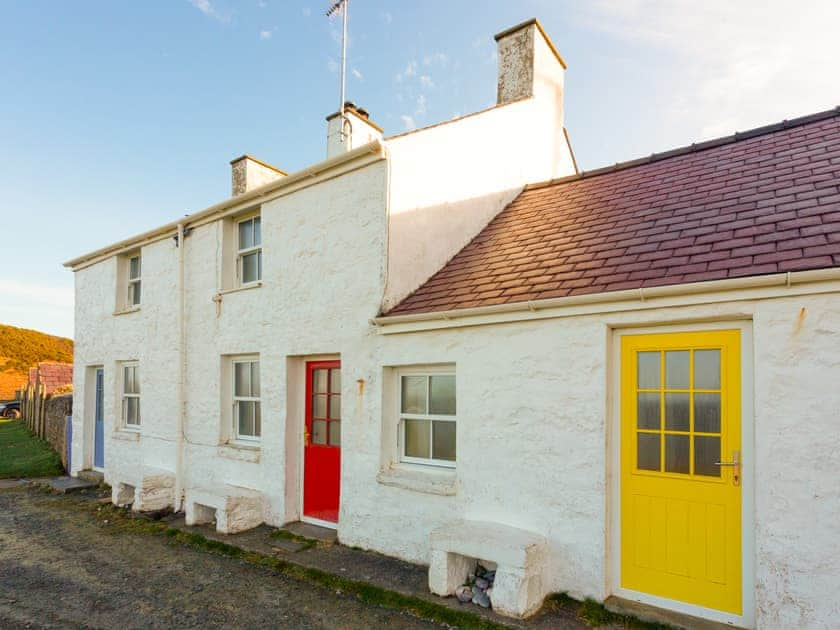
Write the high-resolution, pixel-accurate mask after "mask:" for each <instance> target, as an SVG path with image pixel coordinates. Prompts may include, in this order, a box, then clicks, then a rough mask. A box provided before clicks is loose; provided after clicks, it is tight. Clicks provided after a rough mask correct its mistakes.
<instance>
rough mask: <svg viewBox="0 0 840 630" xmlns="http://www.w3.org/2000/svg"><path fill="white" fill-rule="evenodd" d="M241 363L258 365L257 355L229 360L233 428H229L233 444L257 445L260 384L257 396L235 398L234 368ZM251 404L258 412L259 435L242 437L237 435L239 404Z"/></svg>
mask: <svg viewBox="0 0 840 630" xmlns="http://www.w3.org/2000/svg"><path fill="white" fill-rule="evenodd" d="M241 363H248V364H249V365H250V364H252V363H257V364H259V363H260V357H259V355H248V356H236V357H231V359H230V393H231V418H232V419H233V426H232V427H231V435H232V436H233V439H234V441H235V442H241V443H246V444H252V445H253V444H259V443H260V441H261V440H262V402H261V400H260V399H261V398H262V382H260V385H259V391H260V395H259V396H237V395H236V366H237V365H238V364H241ZM260 381H262V365H260ZM240 402H253V403H256V405H257V409H259V410H260V434H259V435H242V434H240V433H239V403H240Z"/></svg>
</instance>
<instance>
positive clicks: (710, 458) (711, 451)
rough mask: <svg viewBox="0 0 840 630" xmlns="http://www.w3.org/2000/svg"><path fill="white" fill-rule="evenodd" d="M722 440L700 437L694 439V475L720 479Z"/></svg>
mask: <svg viewBox="0 0 840 630" xmlns="http://www.w3.org/2000/svg"><path fill="white" fill-rule="evenodd" d="M719 461H720V438H719V437H708V436H705V435H698V436H696V437H695V438H694V474H695V475H704V476H706V477H720V466H715V462H719Z"/></svg>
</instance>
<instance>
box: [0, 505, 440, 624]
mask: <svg viewBox="0 0 840 630" xmlns="http://www.w3.org/2000/svg"><path fill="white" fill-rule="evenodd" d="M78 506H79V500H77V499H73V498H71V497H56V496H52V495H47V494H42V493H39V492H36V491H34V490H31V489H23V488H19V489H10V490H0V628H4V629H5V628H77V627H78V628H81V627H93V628H118V629H119V630H125V629H128V628H175V627H177V628H199V627H200V628H218V627H228V628H245V627H248V628H364V629H370V628H379V627H392V628H431V627H440V626H435V625H434V624H431V623H429V622H426V621H422V620H419V619H417V618H415V617H411V616H408V615H407V614H404V613H400V612H399V611H394V610H387V609H383V608H379V607H376V606H371V605H368V604H364V603H361V602H359V601H357V600H355V599H353V598H351V597H348V596H345V595H342V594H340V593H336V592H334V591H331V590H328V589H326V588H321V587H318V586H313V585H311V584H308V583H303V582H299V581H297V580H295V579H293V578H290V577H287V576H283V575H277V574H275V573H272V572H270V571H268V570H265V569H262V568H260V567H257V566H254V565H251V564H248V563H245V562H242V561H239V560H234V559H230V558H226V557H223V556H216V555H213V554H208V553H203V552H200V551H195V550H192V549H189V548H185V547H183V546H179V545H172V544H169V543H168V542H167V540H166V539H165V538H163V537H157V536H149V535H143V534H132V533H126V532H119V533H115V532H112V531H109V529H108V526H107V525H103V524H100V523H98V522H97V521H96V519H94V518H93V517H92V516H91V514H90V513H89V511H86V510H83V509H79V507H78ZM88 509H89V508H88Z"/></svg>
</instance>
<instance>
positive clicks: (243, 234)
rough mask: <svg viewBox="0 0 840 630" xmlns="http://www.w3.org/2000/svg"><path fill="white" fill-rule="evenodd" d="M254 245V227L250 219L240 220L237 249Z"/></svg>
mask: <svg viewBox="0 0 840 630" xmlns="http://www.w3.org/2000/svg"><path fill="white" fill-rule="evenodd" d="M253 246H254V228H253V222H252V221H242V222H241V223H240V224H239V249H248V248H249V247H253Z"/></svg>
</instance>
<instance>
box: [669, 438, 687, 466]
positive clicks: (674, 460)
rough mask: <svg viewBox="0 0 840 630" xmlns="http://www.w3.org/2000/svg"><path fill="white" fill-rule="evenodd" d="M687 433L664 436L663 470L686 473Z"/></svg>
mask: <svg viewBox="0 0 840 630" xmlns="http://www.w3.org/2000/svg"><path fill="white" fill-rule="evenodd" d="M688 440H689V437H688V436H687V435H666V436H665V472H675V473H685V474H688V449H689V447H688V444H689V443H688Z"/></svg>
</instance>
